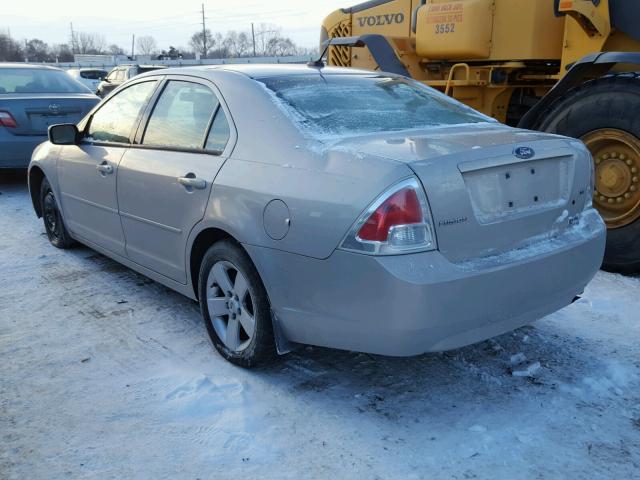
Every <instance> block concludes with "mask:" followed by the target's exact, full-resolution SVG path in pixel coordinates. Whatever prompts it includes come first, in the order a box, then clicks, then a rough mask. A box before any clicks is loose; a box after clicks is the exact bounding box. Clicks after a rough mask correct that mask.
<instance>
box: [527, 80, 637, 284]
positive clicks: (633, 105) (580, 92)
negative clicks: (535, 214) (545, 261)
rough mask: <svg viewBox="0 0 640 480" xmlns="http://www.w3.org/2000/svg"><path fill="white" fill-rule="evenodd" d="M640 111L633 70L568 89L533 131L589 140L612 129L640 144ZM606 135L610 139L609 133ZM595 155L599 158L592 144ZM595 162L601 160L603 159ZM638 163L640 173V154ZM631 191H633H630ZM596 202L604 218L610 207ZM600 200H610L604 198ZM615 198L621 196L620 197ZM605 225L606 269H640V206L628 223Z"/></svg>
mask: <svg viewBox="0 0 640 480" xmlns="http://www.w3.org/2000/svg"><path fill="white" fill-rule="evenodd" d="M638 112H640V78H639V77H638V75H637V74H635V73H626V74H618V75H611V76H607V77H603V78H600V79H597V80H592V81H590V82H587V83H585V84H584V85H582V86H580V87H577V88H575V89H573V90H570V91H569V92H568V93H567V94H566V95H565V96H563V97H562V98H560V99H559V100H557V101H556V102H555V103H554V104H552V105H551V107H550V110H549V113H548V114H547V115H546V116H545V117H544V118H543V119H542V121H541V122H540V123H539V124H538V125H537V127H536V128H535V129H536V130H541V131H544V132H550V133H557V134H561V135H566V136H569V137H574V138H581V139H583V140H585V142H587V140H586V139H588V138H592V137H593V135H597V134H598V132H605V131H608V132H611V131H613V132H618V133H620V134H621V135H627V136H628V138H629V140H631V141H632V143H633V142H637V143H638V144H639V145H640V115H638ZM603 135H605V134H603ZM606 138H608V137H606V136H605V139H606ZM587 143H588V142H587ZM592 153H594V157H595V156H596V153H595V152H593V148H592ZM595 160H596V161H597V162H601V160H600V159H599V158H596V159H595ZM634 161H635V164H634V165H635V166H634V167H633V168H634V169H635V171H636V172H637V171H638V169H639V168H640V158H634ZM629 169H631V167H629ZM630 176H631V177H632V178H633V180H635V182H636V183H635V184H632V185H635V186H634V187H633V188H634V189H635V190H634V192H638V191H639V190H638V189H640V183H638V180H639V179H638V176H637V174H636V173H631V174H630ZM625 186H626V184H625ZM629 188H631V187H629ZM596 190H597V189H596ZM627 193H629V194H630V195H631V193H630V192H627ZM625 195H626V193H625ZM637 195H638V193H633V196H632V197H631V200H630V202H631V203H632V204H634V203H633V202H635V199H636V198H637ZM597 200H598V198H597V197H596V203H595V206H596V207H598V208H599V209H600V212H601V214H602V215H603V217H605V219H606V215H605V210H603V208H605V209H606V206H604V207H603V206H599V205H598V203H597ZM601 200H602V201H603V202H604V201H605V200H606V201H610V200H609V199H606V198H605V197H604V196H603V197H601ZM611 201H613V200H611ZM615 201H618V199H617V198H616V199H615ZM620 201H623V200H622V199H621V200H620ZM636 215H637V216H636ZM607 226H608V230H607V248H606V252H605V257H604V264H603V269H604V270H607V271H611V272H619V273H625V274H637V273H640V206H637V207H633V206H631V207H630V214H629V215H628V219H627V221H625V222H622V223H621V224H612V223H611V222H609V221H608V222H607Z"/></svg>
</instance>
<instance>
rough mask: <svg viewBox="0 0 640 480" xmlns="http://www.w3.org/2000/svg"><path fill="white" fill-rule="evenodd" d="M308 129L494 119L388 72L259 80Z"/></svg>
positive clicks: (347, 131) (380, 128) (359, 130)
mask: <svg viewBox="0 0 640 480" xmlns="http://www.w3.org/2000/svg"><path fill="white" fill-rule="evenodd" d="M258 80H259V81H260V82H262V83H263V84H264V85H266V87H267V88H268V89H269V90H270V91H271V93H272V94H273V95H275V96H276V97H277V103H279V104H280V106H281V107H283V108H284V109H285V110H286V111H287V113H288V114H289V116H290V117H291V118H292V119H293V120H294V121H295V123H297V124H298V125H299V127H301V128H302V129H303V130H305V131H307V132H309V133H311V134H314V135H316V136H334V135H354V134H356V135H357V134H367V133H376V132H387V131H399V130H411V129H418V128H425V127H432V126H439V125H457V124H464V123H478V122H491V121H492V119H490V118H489V117H486V116H484V115H482V114H481V113H479V112H476V111H475V110H473V109H471V108H469V107H467V106H465V105H462V104H461V103H459V102H457V101H455V100H452V99H450V98H449V97H447V96H445V95H443V94H441V93H439V92H437V91H435V90H433V89H431V88H429V87H426V86H424V85H422V84H420V83H418V82H415V81H412V80H409V79H405V78H395V77H388V76H382V75H327V76H322V75H315V74H313V75H297V76H282V77H269V78H260V79H258Z"/></svg>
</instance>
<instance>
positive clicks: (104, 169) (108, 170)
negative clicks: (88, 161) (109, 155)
mask: <svg viewBox="0 0 640 480" xmlns="http://www.w3.org/2000/svg"><path fill="white" fill-rule="evenodd" d="M96 170H98V171H99V172H100V173H101V174H102V175H111V174H112V173H113V166H111V165H109V164H108V163H107V162H103V163H101V164H100V165H98V166H97V167H96Z"/></svg>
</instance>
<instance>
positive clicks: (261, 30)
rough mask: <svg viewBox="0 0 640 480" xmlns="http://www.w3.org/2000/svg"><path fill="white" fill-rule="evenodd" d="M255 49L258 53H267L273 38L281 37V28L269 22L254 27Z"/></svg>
mask: <svg viewBox="0 0 640 480" xmlns="http://www.w3.org/2000/svg"><path fill="white" fill-rule="evenodd" d="M255 32H256V50H257V53H258V55H269V53H268V52H269V45H270V44H272V43H273V39H274V38H278V37H281V36H282V35H281V32H282V29H281V28H280V27H278V26H277V25H273V24H270V23H261V24H259V25H258V26H257V27H256V30H255Z"/></svg>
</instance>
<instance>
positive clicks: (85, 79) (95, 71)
mask: <svg viewBox="0 0 640 480" xmlns="http://www.w3.org/2000/svg"><path fill="white" fill-rule="evenodd" d="M67 74H68V75H69V76H70V77H71V78H73V79H74V80H77V81H78V82H80V83H81V84H83V85H84V86H85V87H87V88H88V89H89V90H91V92H93V93H96V92H97V91H98V87H99V86H100V82H102V81H103V80H104V79H105V78H106V77H107V75H108V74H109V72H107V71H106V70H102V69H100V68H70V69H69V70H67Z"/></svg>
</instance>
